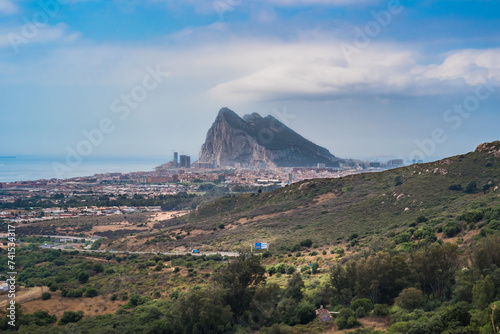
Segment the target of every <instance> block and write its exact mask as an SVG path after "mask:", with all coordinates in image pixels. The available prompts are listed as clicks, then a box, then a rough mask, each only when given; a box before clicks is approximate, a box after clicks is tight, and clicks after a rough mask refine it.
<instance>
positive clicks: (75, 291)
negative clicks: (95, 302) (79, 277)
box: [67, 289, 84, 298]
mask: <svg viewBox="0 0 500 334" xmlns="http://www.w3.org/2000/svg"><path fill="white" fill-rule="evenodd" d="M83 290H84V289H72V290H70V291H69V292H68V295H67V296H68V297H69V298H80V297H81V296H83Z"/></svg>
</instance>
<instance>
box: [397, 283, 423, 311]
mask: <svg viewBox="0 0 500 334" xmlns="http://www.w3.org/2000/svg"><path fill="white" fill-rule="evenodd" d="M423 303H424V295H423V294H422V291H420V290H419V289H415V288H408V289H404V290H403V291H401V293H400V294H399V296H398V297H397V298H396V305H397V306H399V307H401V308H404V309H406V310H408V311H413V310H414V309H417V308H420V307H422V305H423Z"/></svg>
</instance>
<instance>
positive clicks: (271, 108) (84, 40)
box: [0, 0, 500, 160]
mask: <svg viewBox="0 0 500 334" xmlns="http://www.w3.org/2000/svg"><path fill="white" fill-rule="evenodd" d="M498 59H500V3H499V2H498V1H487V0H484V1H467V0H462V1H426V0H423V1H400V2H399V1H393V0H391V1H379V0H308V1H306V0H267V1H263V0H254V1H249V0H215V1H205V0H186V1H173V0H141V1H139V0H130V1H126V0H108V1H99V0H40V1H27V0H26V1H25V0H18V1H12V0H0V103H1V107H0V156H1V155H33V154H35V155H54V156H64V155H68V152H71V151H72V150H73V151H78V150H80V151H81V152H85V154H83V155H84V157H90V156H94V157H101V156H144V157H146V156H165V160H168V159H169V158H170V156H171V152H172V150H174V149H175V150H177V151H179V152H181V153H187V154H190V155H193V156H194V157H196V156H197V155H198V151H199V149H200V147H201V144H202V143H203V141H204V139H205V135H206V132H207V130H208V128H209V127H210V125H211V124H212V122H213V120H214V119H215V116H216V114H217V112H218V110H219V109H220V108H221V107H224V106H227V107H229V108H231V109H232V110H234V111H235V112H236V113H238V114H240V115H244V114H246V113H252V112H258V113H260V114H262V115H268V114H271V115H274V116H276V117H277V118H281V120H282V121H283V122H285V123H286V124H287V125H288V126H290V127H291V128H292V129H294V130H296V131H297V132H299V133H300V134H302V135H304V136H305V137H306V138H308V139H310V140H312V141H314V142H316V143H317V144H319V145H322V146H324V147H326V148H328V149H329V150H330V151H331V152H332V153H333V154H335V155H337V156H340V157H346V158H351V157H353V158H368V157H377V156H387V155H391V156H394V157H401V158H404V159H405V160H409V159H411V158H412V157H418V158H422V159H424V160H433V159H436V158H440V157H445V156H449V155H454V154H459V153H462V152H466V151H470V150H473V149H474V148H475V146H477V145H478V144H480V143H481V142H485V141H492V140H496V139H499V131H498V130H499V125H500V112H499V110H498V109H499V107H498V106H499V102H500V98H499V96H500V94H499V92H500V85H498V83H499V82H500V63H499V62H498ZM155 72H156V76H157V79H158V78H159V79H158V80H156V81H155V79H154V76H152V74H151V73H155ZM144 82H146V85H148V87H149V88H151V89H145V88H144ZM484 83H488V84H487V86H484ZM153 86H154V87H153ZM133 94H135V95H133ZM478 94H479V95H478ZM127 95H128V96H129V97H130V96H132V97H133V99H135V100H133V101H132V102H131V103H132V105H133V107H131V105H127V104H126V102H124V100H123V99H124V96H127ZM134 96H135V98H134ZM463 104H465V107H466V109H467V110H469V111H467V110H464V109H463V108H462V109H459V108H460V105H463ZM455 106H457V107H456V108H455ZM120 108H122V109H120ZM123 108H125V109H128V110H127V111H126V112H125V111H124V110H125V109H123ZM458 110H462V112H461V113H459V112H458ZM103 122H104V124H105V125H107V127H106V126H105V127H104V128H105V130H106V131H105V132H103V131H102V130H103V129H102V124H103ZM96 131H100V134H97V132H96ZM436 131H437V132H436ZM85 133H87V134H89V133H90V134H93V135H94V137H92V135H90V137H88V136H86V135H85ZM437 134H438V135H437ZM89 138H91V139H92V138H93V142H92V140H91V139H89ZM84 141H87V143H83V142H84ZM89 142H90V146H89V145H88V143H89ZM82 143H83V144H82ZM85 145H87V146H85ZM192 160H196V158H193V159H192Z"/></svg>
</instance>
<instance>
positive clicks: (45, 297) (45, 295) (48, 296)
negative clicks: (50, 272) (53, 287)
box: [42, 292, 52, 300]
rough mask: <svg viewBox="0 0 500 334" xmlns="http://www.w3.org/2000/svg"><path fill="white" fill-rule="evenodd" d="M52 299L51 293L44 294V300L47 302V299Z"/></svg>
mask: <svg viewBox="0 0 500 334" xmlns="http://www.w3.org/2000/svg"><path fill="white" fill-rule="evenodd" d="M51 297H52V295H51V293H50V292H44V293H43V294H42V300H47V299H50V298H51Z"/></svg>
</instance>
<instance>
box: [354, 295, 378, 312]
mask: <svg viewBox="0 0 500 334" xmlns="http://www.w3.org/2000/svg"><path fill="white" fill-rule="evenodd" d="M360 307H362V308H363V309H364V310H365V313H368V312H370V311H371V310H373V303H372V301H371V300H370V299H368V298H361V299H356V300H355V301H353V302H352V304H351V309H352V310H357V309H358V308H360Z"/></svg>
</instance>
